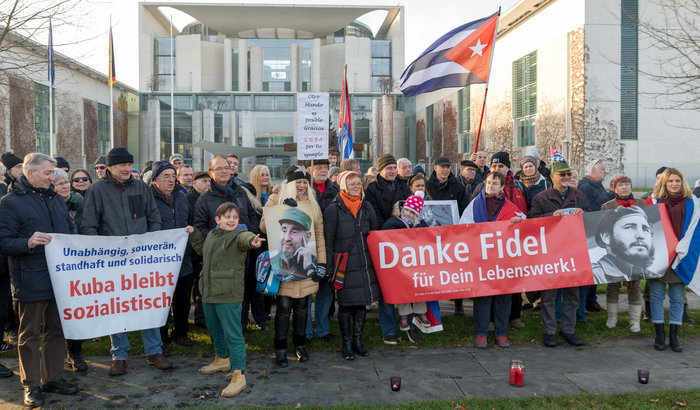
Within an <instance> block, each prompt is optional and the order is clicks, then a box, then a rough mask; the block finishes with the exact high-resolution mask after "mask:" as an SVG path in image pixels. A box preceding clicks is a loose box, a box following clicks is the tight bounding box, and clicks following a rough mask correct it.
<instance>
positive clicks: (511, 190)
mask: <svg viewBox="0 0 700 410" xmlns="http://www.w3.org/2000/svg"><path fill="white" fill-rule="evenodd" d="M491 172H498V173H500V174H501V175H503V176H504V177H505V178H506V185H505V192H506V198H508V200H509V201H510V202H512V203H514V204H515V206H517V207H518V208H520V210H521V211H523V213H527V200H526V199H525V195H524V194H523V193H522V192H521V191H520V189H519V188H518V184H517V183H516V182H515V180H514V178H513V171H511V170H510V154H508V153H507V152H504V151H501V152H497V153H495V154H493V156H492V157H491ZM478 173H479V172H478V170H477V175H478ZM484 184H485V182H482V183H480V184H479V185H477V187H476V188H474V190H473V191H472V197H471V200H472V201H473V200H474V199H475V198H476V197H477V196H479V194H480V193H481V191H482V190H483V189H484Z"/></svg>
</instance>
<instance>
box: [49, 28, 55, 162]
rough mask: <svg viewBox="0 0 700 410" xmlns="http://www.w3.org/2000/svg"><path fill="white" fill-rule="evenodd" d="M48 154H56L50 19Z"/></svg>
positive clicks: (53, 155)
mask: <svg viewBox="0 0 700 410" xmlns="http://www.w3.org/2000/svg"><path fill="white" fill-rule="evenodd" d="M48 57H49V155H50V156H51V157H52V158H53V157H55V156H56V152H55V149H54V138H53V78H52V75H51V74H52V69H53V67H52V65H53V29H52V27H51V19H49V56H48Z"/></svg>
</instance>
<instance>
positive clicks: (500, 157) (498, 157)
mask: <svg viewBox="0 0 700 410" xmlns="http://www.w3.org/2000/svg"><path fill="white" fill-rule="evenodd" d="M491 163H492V164H503V165H505V166H507V167H508V168H510V154H508V153H507V152H505V151H501V152H497V153H495V154H493V156H492V157H491Z"/></svg>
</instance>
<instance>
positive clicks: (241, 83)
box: [238, 39, 248, 91]
mask: <svg viewBox="0 0 700 410" xmlns="http://www.w3.org/2000/svg"><path fill="white" fill-rule="evenodd" d="M238 90H239V91H248V44H247V43H246V41H245V40H242V39H239V40H238Z"/></svg>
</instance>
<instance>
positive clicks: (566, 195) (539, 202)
mask: <svg viewBox="0 0 700 410" xmlns="http://www.w3.org/2000/svg"><path fill="white" fill-rule="evenodd" d="M571 175H572V172H571V168H569V165H568V164H567V163H566V162H564V161H558V162H553V163H552V184H553V187H552V188H549V189H546V190H544V191H542V192H540V193H539V194H537V195H536V196H535V198H534V199H533V200H532V208H531V209H530V213H529V214H528V218H541V217H545V216H564V215H567V214H574V215H578V214H580V213H582V212H583V211H585V210H587V209H588V205H587V203H586V197H585V196H584V195H583V193H581V192H580V191H578V190H577V189H576V188H572V187H569V183H570V181H571ZM558 290H559V289H549V290H543V291H542V327H543V331H544V345H545V346H547V347H556V345H557V340H556V330H557V320H556V316H555V304H556V298H557V291H558ZM578 305H579V288H578V287H571V288H565V289H562V305H561V331H560V332H559V334H560V335H561V336H562V337H563V338H564V339H565V340H566V341H567V342H568V343H569V344H571V345H574V346H581V345H583V342H582V341H581V340H580V339H579V338H578V337H576V335H574V326H575V325H576V309H577V308H578Z"/></svg>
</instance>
